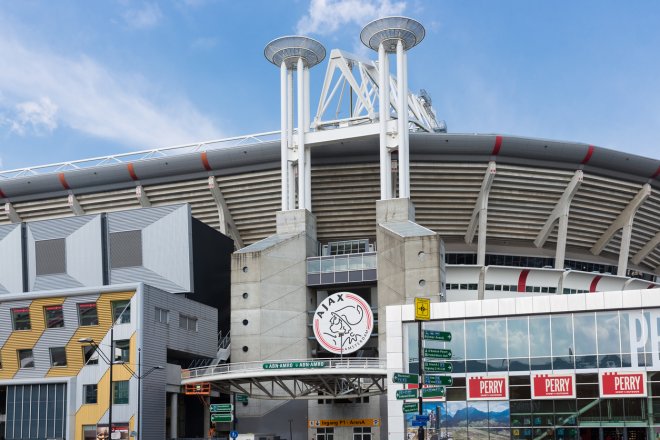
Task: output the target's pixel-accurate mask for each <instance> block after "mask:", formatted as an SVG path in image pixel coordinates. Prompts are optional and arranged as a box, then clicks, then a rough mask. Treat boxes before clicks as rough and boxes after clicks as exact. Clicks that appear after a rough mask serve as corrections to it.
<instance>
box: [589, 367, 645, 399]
mask: <svg viewBox="0 0 660 440" xmlns="http://www.w3.org/2000/svg"><path fill="white" fill-rule="evenodd" d="M598 379H599V380H598V382H599V383H600V397H646V372H645V371H601V372H600V373H599V374H598Z"/></svg>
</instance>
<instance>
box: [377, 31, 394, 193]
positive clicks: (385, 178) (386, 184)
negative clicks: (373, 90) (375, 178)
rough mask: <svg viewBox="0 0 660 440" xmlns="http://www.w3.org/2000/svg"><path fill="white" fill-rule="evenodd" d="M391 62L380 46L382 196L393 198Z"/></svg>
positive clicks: (379, 110) (379, 96)
mask: <svg viewBox="0 0 660 440" xmlns="http://www.w3.org/2000/svg"><path fill="white" fill-rule="evenodd" d="M389 81H390V62H389V57H388V55H387V53H386V52H385V46H383V44H382V43H381V44H380V46H379V47H378V112H379V124H380V198H381V200H387V199H391V198H392V156H391V153H390V150H389V148H388V146H387V143H388V142H387V138H388V135H387V124H388V122H389V120H390V83H389Z"/></svg>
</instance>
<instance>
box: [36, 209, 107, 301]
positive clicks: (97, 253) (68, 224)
mask: <svg viewBox="0 0 660 440" xmlns="http://www.w3.org/2000/svg"><path fill="white" fill-rule="evenodd" d="M26 229H27V250H28V251H27V252H28V286H29V289H30V290H32V291H35V290H53V289H65V288H72V287H82V286H90V287H91V286H99V285H102V284H103V261H102V252H101V249H102V247H101V216H100V215H90V216H80V217H71V218H60V219H51V220H43V221H37V222H31V223H27V227H26ZM57 239H64V240H65V252H64V254H65V258H66V264H65V265H64V267H65V269H66V273H52V271H54V270H56V269H57V270H60V269H61V264H60V262H59V261H55V262H40V261H37V259H39V258H55V257H54V255H55V254H52V255H50V256H49V255H47V253H41V255H37V242H40V241H47V240H57ZM53 243H55V242H53ZM57 258H61V256H60V257H57ZM37 267H39V268H40V270H41V272H42V273H43V272H44V270H45V272H46V274H45V275H39V274H38V272H39V271H38V270H37ZM49 272H50V273H49Z"/></svg>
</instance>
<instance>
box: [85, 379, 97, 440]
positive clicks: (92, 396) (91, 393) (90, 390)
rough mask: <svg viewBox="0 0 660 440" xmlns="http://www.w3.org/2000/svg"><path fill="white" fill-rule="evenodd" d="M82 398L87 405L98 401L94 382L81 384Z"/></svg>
mask: <svg viewBox="0 0 660 440" xmlns="http://www.w3.org/2000/svg"><path fill="white" fill-rule="evenodd" d="M83 400H84V402H85V404H87V405H89V404H94V403H98V386H97V385H96V384H95V383H93V384H88V385H83ZM94 431H95V432H96V428H94Z"/></svg>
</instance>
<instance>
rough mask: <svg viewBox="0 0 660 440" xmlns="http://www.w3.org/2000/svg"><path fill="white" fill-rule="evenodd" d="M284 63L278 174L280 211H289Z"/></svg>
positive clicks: (281, 76)
mask: <svg viewBox="0 0 660 440" xmlns="http://www.w3.org/2000/svg"><path fill="white" fill-rule="evenodd" d="M287 84H288V82H287V69H286V63H285V62H284V61H282V65H281V66H280V129H281V130H282V134H281V139H280V173H281V174H282V211H287V210H288V209H289V134H288V123H287V121H288V118H287V115H288V105H287V104H288V100H287V98H288V96H289V94H288V91H287Z"/></svg>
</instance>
